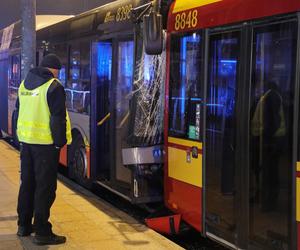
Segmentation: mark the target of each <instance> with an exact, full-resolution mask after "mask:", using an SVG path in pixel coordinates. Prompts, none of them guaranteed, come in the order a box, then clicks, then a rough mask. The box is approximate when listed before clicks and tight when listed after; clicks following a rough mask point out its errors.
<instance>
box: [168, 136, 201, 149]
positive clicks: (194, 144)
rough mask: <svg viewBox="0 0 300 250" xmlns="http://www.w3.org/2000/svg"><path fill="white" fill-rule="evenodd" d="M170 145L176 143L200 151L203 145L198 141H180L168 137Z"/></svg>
mask: <svg viewBox="0 0 300 250" xmlns="http://www.w3.org/2000/svg"><path fill="white" fill-rule="evenodd" d="M168 142H169V143H174V144H178V145H182V146H186V147H197V148H198V149H202V143H201V142H197V141H190V140H185V139H179V138H174V137H168Z"/></svg>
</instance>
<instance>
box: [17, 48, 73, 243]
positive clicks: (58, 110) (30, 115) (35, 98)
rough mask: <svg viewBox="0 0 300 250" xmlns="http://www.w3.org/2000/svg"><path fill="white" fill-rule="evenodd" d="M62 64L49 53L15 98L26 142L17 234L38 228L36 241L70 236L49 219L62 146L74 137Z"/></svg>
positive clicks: (59, 240)
mask: <svg viewBox="0 0 300 250" xmlns="http://www.w3.org/2000/svg"><path fill="white" fill-rule="evenodd" d="M60 69H61V62H60V60H59V58H58V57H57V56H56V55H55V54H48V55H46V56H45V57H44V58H43V60H42V62H41V65H40V67H36V68H33V69H31V70H30V71H29V73H28V74H27V76H26V78H25V80H24V81H22V83H21V85H20V87H19V92H18V100H17V104H16V111H17V113H18V115H17V119H18V120H17V135H18V139H19V141H20V144H21V145H20V146H21V153H20V158H21V185H20V190H19V197H18V208H17V211H18V232H17V235H18V236H20V237H24V236H29V235H30V234H31V233H32V232H33V231H35V236H34V238H33V242H34V243H36V244H38V245H48V244H61V243H64V242H65V241H66V237H65V236H59V235H56V234H54V233H53V232H52V225H51V223H50V222H49V220H48V219H49V217H50V208H51V206H52V204H53V202H54V200H55V191H56V186H57V168H58V163H59V153H60V148H61V147H63V146H64V145H65V144H66V143H68V144H70V143H71V140H72V138H71V128H70V120H69V116H68V112H67V111H66V105H65V91H64V87H63V86H62V85H61V83H60V82H59V80H58V79H57V77H58V73H59V70H60ZM33 217H34V223H33V225H32V218H33Z"/></svg>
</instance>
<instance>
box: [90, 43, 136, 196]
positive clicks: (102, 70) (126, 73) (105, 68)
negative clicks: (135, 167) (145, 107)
mask: <svg viewBox="0 0 300 250" xmlns="http://www.w3.org/2000/svg"><path fill="white" fill-rule="evenodd" d="M92 48H93V67H92V68H93V74H92V75H93V88H94V91H93V102H94V103H93V105H94V108H93V109H94V113H93V115H92V117H93V116H94V117H95V121H94V122H93V123H94V124H93V126H94V132H92V133H94V134H93V135H92V137H93V139H92V140H94V145H95V149H94V151H95V154H96V157H94V158H93V159H94V161H96V162H95V163H94V164H95V165H96V172H97V173H96V176H97V179H98V180H108V181H111V182H113V183H117V184H118V186H116V187H115V188H116V189H118V188H120V189H121V190H120V191H121V192H122V193H124V192H125V193H127V191H128V194H129V191H130V190H129V184H130V183H131V172H130V170H129V169H127V168H125V167H124V165H123V163H122V148H124V147H128V145H127V134H128V122H129V120H128V118H129V101H130V99H131V92H132V81H133V62H134V46H133V40H113V41H112V40H110V41H98V42H94V43H93V46H92ZM123 191H124V192H123Z"/></svg>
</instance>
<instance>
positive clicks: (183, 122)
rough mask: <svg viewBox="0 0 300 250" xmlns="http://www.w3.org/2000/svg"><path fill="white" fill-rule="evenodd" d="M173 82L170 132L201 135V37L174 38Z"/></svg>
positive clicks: (193, 135)
mask: <svg viewBox="0 0 300 250" xmlns="http://www.w3.org/2000/svg"><path fill="white" fill-rule="evenodd" d="M171 43H172V45H171V46H172V48H171V50H172V53H171V69H170V86H169V135H170V136H175V137H180V138H188V139H193V140H199V139H200V110H201V108H200V107H201V93H200V74H201V71H200V69H201V61H202V55H201V37H200V35H199V34H197V33H193V34H190V35H186V36H174V37H173V38H172V41H171Z"/></svg>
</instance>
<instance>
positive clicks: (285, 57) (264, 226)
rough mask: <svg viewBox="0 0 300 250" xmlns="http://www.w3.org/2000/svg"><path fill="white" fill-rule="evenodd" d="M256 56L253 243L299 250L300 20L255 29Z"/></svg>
mask: <svg viewBox="0 0 300 250" xmlns="http://www.w3.org/2000/svg"><path fill="white" fill-rule="evenodd" d="M298 36H299V34H298ZM251 51H252V71H251V77H252V78H251V87H250V95H249V96H250V108H249V110H250V114H249V118H250V119H249V135H250V147H249V160H250V168H249V242H250V244H251V247H252V248H254V246H256V247H257V246H258V248H259V249H296V244H295V243H296V240H295V239H296V235H295V231H296V230H293V229H294V228H296V224H295V223H296V219H295V214H296V213H295V212H294V211H295V193H294V192H295V191H294V190H295V179H296V177H295V170H296V155H295V154H296V153H295V148H293V143H294V142H293V141H294V140H296V139H297V136H296V134H295V133H294V132H293V131H295V129H294V128H295V127H296V125H295V124H296V122H297V121H295V120H296V119H295V118H294V114H295V113H294V107H295V103H297V105H298V100H297V97H299V93H297V92H298V91H299V89H298V88H297V87H296V86H295V80H296V77H295V76H296V74H297V73H295V72H296V70H299V65H298V69H297V68H296V67H297V66H296V65H297V64H296V58H297V57H296V54H297V53H296V51H297V21H296V20H284V21H282V22H278V21H277V20H276V22H275V23H272V22H271V23H267V24H263V25H262V24H260V25H257V26H254V28H253V32H252V50H251ZM298 75H299V72H298ZM298 110H299V108H298ZM294 145H295V144H294ZM297 170H298V169H297ZM298 192H299V190H297V196H298V197H297V199H298V198H299V193H298ZM297 202H298V201H297ZM298 215H299V211H298V212H297V216H298ZM297 219H299V216H298V217H297ZM292 230H293V231H292ZM298 235H299V232H298ZM298 237H299V236H298ZM298 241H299V239H298ZM298 244H299V243H298ZM252 248H250V249H252ZM298 249H299V246H298Z"/></svg>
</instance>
